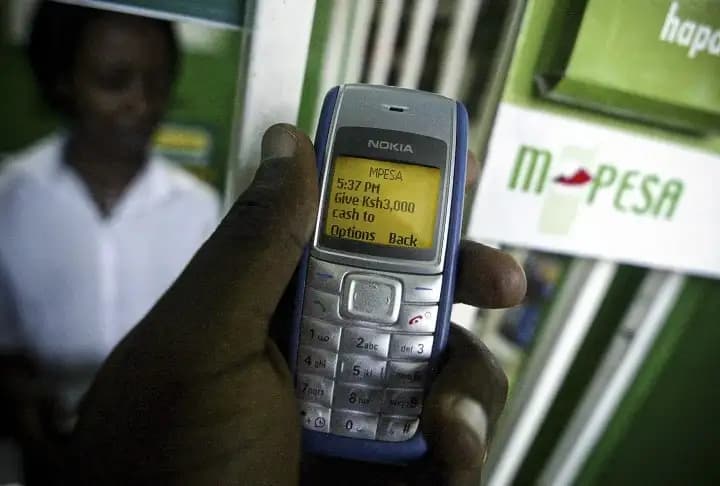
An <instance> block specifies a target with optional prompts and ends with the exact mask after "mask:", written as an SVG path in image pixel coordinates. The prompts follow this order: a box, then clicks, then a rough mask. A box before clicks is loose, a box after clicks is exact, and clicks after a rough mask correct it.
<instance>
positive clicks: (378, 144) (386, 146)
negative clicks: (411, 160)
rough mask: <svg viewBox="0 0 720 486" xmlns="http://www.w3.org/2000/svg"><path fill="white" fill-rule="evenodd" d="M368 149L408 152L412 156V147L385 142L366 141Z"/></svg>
mask: <svg viewBox="0 0 720 486" xmlns="http://www.w3.org/2000/svg"><path fill="white" fill-rule="evenodd" d="M368 147H370V148H375V149H381V150H392V151H394V152H408V153H411V154H414V153H415V152H413V148H412V145H410V144H406V143H398V142H388V141H387V140H368Z"/></svg>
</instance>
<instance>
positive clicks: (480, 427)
mask: <svg viewBox="0 0 720 486" xmlns="http://www.w3.org/2000/svg"><path fill="white" fill-rule="evenodd" d="M452 413H453V416H454V417H455V418H456V419H459V420H461V421H462V422H464V423H465V424H466V425H467V428H468V430H470V431H472V433H473V434H474V435H475V437H476V439H477V440H478V442H479V443H480V444H481V445H482V447H485V444H486V443H487V429H488V419H487V414H486V413H485V409H483V407H482V405H480V403H478V402H477V401H476V400H473V399H471V398H468V397H459V398H458V399H457V400H456V401H455V403H454V404H453V406H452Z"/></svg>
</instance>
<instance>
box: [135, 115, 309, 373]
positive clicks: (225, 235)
mask: <svg viewBox="0 0 720 486" xmlns="http://www.w3.org/2000/svg"><path fill="white" fill-rule="evenodd" d="M262 159H263V160H262V163H261V164H260V167H259V168H258V171H257V173H256V175H255V179H254V181H253V183H252V184H251V186H250V187H249V188H248V189H247V190H246V191H245V193H243V194H242V195H241V196H240V197H239V198H238V200H237V201H236V202H235V204H234V205H233V207H232V209H231V210H230V211H229V212H228V214H227V216H226V217H225V218H224V220H223V221H222V223H221V224H220V225H219V226H218V228H217V230H216V231H215V233H214V234H213V235H212V236H211V237H210V238H209V239H208V240H207V242H206V243H205V244H204V245H203V247H202V248H201V249H200V250H199V251H198V252H197V254H196V255H195V257H193V259H192V261H191V262H190V263H189V264H188V266H187V268H186V269H185V271H184V272H183V273H182V275H181V276H180V277H179V278H178V280H177V281H176V282H175V284H174V285H173V286H172V287H171V289H170V290H169V291H168V292H167V293H166V294H165V296H163V298H162V299H161V300H160V301H159V302H158V304H157V305H156V307H155V308H154V309H153V310H152V311H151V313H150V314H149V315H148V316H147V318H146V319H145V320H144V321H143V323H142V324H141V326H139V327H145V328H146V331H148V332H150V333H153V334H156V338H157V339H158V340H161V342H164V346H162V348H164V349H168V344H171V346H170V349H172V352H173V354H174V356H173V360H172V361H175V362H183V359H189V360H191V361H190V362H193V363H195V365H199V363H198V361H202V360H198V359H197V358H198V357H199V356H198V352H200V353H204V354H207V353H212V359H210V360H206V362H207V365H208V366H212V367H224V366H227V365H228V363H237V362H238V360H242V359H243V358H244V357H247V356H249V355H252V354H255V353H259V352H262V351H264V349H265V345H266V340H267V335H268V321H269V320H270V317H271V315H272V314H273V312H274V311H275V308H276V306H277V304H278V301H279V300H280V297H281V296H282V294H283V291H284V290H285V288H286V286H287V284H288V282H289V281H290V279H291V277H292V274H293V271H294V270H295V267H296V265H297V262H298V260H299V259H300V256H301V255H302V252H303V249H304V247H305V245H306V243H307V241H308V239H309V237H310V234H311V230H312V225H313V221H314V219H315V214H316V211H317V203H318V188H317V171H316V168H315V154H314V151H313V147H312V144H311V142H310V140H309V139H308V138H307V137H306V136H305V135H304V134H302V133H301V132H299V131H298V130H296V129H295V128H294V127H292V126H291V125H283V124H281V125H274V126H272V127H271V128H269V129H268V130H267V132H266V133H265V136H264V137H263V140H262ZM153 321H155V322H153ZM157 321H160V322H157ZM168 326H169V327H168ZM178 326H180V327H181V329H178ZM147 338H148V336H144V339H143V340H144V341H145V342H147ZM168 338H170V339H175V342H174V343H168V342H167V340H168ZM150 349H152V348H150ZM160 358H162V357H160ZM178 360H179V361H178ZM195 371H203V370H195ZM204 371H211V370H204Z"/></svg>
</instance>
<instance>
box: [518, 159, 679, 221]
mask: <svg viewBox="0 0 720 486" xmlns="http://www.w3.org/2000/svg"><path fill="white" fill-rule="evenodd" d="M553 162H554V160H553V154H552V153H551V152H550V151H549V150H545V149H542V148H538V147H533V146H530V145H521V146H520V148H519V149H518V152H517V155H516V157H515V164H514V165H513V168H512V171H511V172H510V179H509V181H508V189H509V190H511V191H521V192H524V193H528V194H532V195H538V196H547V195H548V193H553V192H555V193H557V192H561V193H562V194H563V197H564V198H565V199H566V200H567V197H568V195H570V196H571V198H572V199H573V200H574V201H575V202H577V203H580V205H586V206H597V205H600V204H605V205H607V208H608V209H611V210H613V211H618V212H620V213H627V214H630V215H634V216H637V217H648V218H656V219H664V220H672V218H673V215H674V214H675V212H676V210H677V208H678V206H679V204H680V202H681V198H682V194H683V189H684V184H683V181H681V180H680V179H677V178H669V177H663V176H662V175H660V174H655V173H642V172H640V171H637V170H632V169H630V170H626V169H621V168H619V167H618V166H617V165H615V164H611V163H600V164H598V165H597V167H596V168H595V169H592V168H590V167H585V166H583V163H582V162H581V161H578V162H577V164H573V163H571V164H570V165H568V163H567V161H565V163H563V167H562V168H560V169H558V168H556V167H554V166H553ZM571 166H574V167H573V168H572V169H570V170H568V167H571ZM573 195H574V197H573ZM603 196H605V197H603ZM608 196H609V197H608ZM548 216H549V215H548ZM568 230H569V228H568Z"/></svg>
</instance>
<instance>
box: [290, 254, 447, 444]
mask: <svg viewBox="0 0 720 486" xmlns="http://www.w3.org/2000/svg"><path fill="white" fill-rule="evenodd" d="M306 284H307V288H306V292H305V302H304V306H303V320H302V324H301V329H300V348H299V351H298V358H297V373H298V375H297V377H296V396H297V398H298V399H299V400H300V404H301V405H300V413H301V419H302V424H303V426H304V427H305V428H306V429H309V430H315V431H319V432H324V433H331V434H336V435H341V436H345V437H355V438H362V439H377V440H383V441H391V442H398V441H403V440H408V439H411V438H412V437H413V436H414V435H415V433H416V432H417V430H418V427H419V414H420V412H421V411H422V406H423V398H424V388H423V387H424V385H425V384H426V381H427V376H428V372H429V363H428V361H429V359H430V356H431V354H432V347H433V344H434V336H433V334H434V332H435V328H436V322H437V310H438V305H437V302H438V300H439V299H440V291H441V286H442V276H441V275H411V274H393V273H388V272H372V271H368V270H364V269H363V270H361V269H357V268H353V267H348V266H345V265H337V264H334V263H330V262H325V261H321V260H317V259H316V258H310V262H309V266H308V277H307V282H306Z"/></svg>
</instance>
